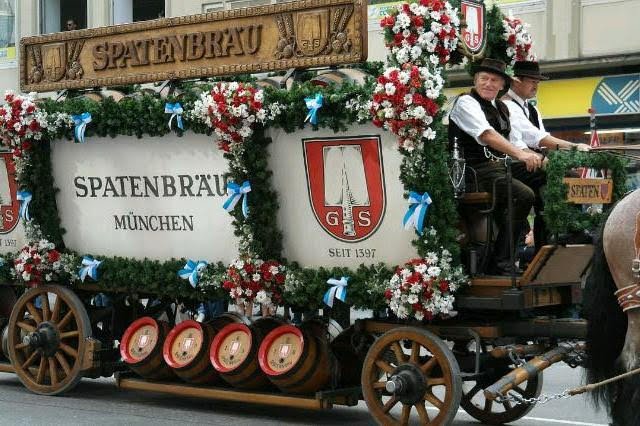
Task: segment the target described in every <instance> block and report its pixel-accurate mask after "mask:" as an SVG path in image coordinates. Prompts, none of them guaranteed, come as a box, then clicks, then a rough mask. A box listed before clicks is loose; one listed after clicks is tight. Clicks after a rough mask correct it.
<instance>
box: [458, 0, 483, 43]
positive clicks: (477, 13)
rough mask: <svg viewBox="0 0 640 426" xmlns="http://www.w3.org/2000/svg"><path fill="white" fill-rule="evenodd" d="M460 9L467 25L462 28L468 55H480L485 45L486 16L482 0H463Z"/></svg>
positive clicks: (463, 40)
mask: <svg viewBox="0 0 640 426" xmlns="http://www.w3.org/2000/svg"><path fill="white" fill-rule="evenodd" d="M460 10H461V12H462V16H463V17H464V21H465V23H466V26H465V27H464V28H463V29H462V31H461V33H462V34H461V35H462V37H461V38H462V44H463V50H464V51H465V53H466V54H468V55H480V54H481V53H482V50H484V45H485V37H486V35H485V30H484V27H485V17H484V12H485V9H484V3H483V2H482V0H480V1H478V0H462V2H461V3H460Z"/></svg>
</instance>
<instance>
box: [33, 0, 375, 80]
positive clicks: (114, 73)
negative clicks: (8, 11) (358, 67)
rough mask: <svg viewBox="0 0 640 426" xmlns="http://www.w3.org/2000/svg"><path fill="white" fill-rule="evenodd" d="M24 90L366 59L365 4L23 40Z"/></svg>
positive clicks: (344, 1)
mask: <svg viewBox="0 0 640 426" xmlns="http://www.w3.org/2000/svg"><path fill="white" fill-rule="evenodd" d="M20 55H21V56H20V87H21V89H22V90H23V91H25V92H30V91H36V92H44V91H53V90H61V89H81V88H90V87H99V86H118V85H124V84H134V83H148V82H153V81H163V80H172V79H187V78H200V77H212V76H217V75H230V74H239V73H258V72H267V71H275V70H283V69H289V68H309V67H317V66H328V65H337V64H347V63H356V62H363V61H365V60H366V59H367V2H366V1H365V0H301V1H295V2H291V3H282V4H275V5H268V6H258V7H251V8H245V9H236V10H229V11H220V12H213V13H206V14H201V15H192V16H180V17H175V18H166V19H156V20H152V21H144V22H138V23H134V24H124V25H116V26H111V27H102V28H92V29H86V30H79V31H70V32H62V33H54V34H47V35H41V36H33V37H24V38H22V40H20Z"/></svg>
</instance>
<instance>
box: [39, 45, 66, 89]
mask: <svg viewBox="0 0 640 426" xmlns="http://www.w3.org/2000/svg"><path fill="white" fill-rule="evenodd" d="M42 67H43V68H44V75H45V77H46V79H47V80H48V81H59V80H61V79H62V77H64V74H65V72H66V71H67V49H66V45H65V43H52V44H47V45H44V46H43V47H42Z"/></svg>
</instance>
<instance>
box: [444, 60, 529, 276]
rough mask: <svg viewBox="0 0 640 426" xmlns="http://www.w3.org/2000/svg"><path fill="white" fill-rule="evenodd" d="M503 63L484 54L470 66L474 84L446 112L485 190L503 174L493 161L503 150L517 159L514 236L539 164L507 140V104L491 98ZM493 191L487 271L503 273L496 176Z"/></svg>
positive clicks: (506, 255)
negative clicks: (494, 231) (493, 234)
mask: <svg viewBox="0 0 640 426" xmlns="http://www.w3.org/2000/svg"><path fill="white" fill-rule="evenodd" d="M505 68H506V65H505V63H504V62H502V61H498V60H495V59H489V58H486V59H484V60H483V61H482V62H481V63H480V65H479V66H477V67H476V68H475V69H474V76H473V89H471V92H470V93H469V94H466V95H462V96H460V97H459V98H458V99H457V100H456V102H455V104H454V106H453V108H452V110H451V113H450V115H449V139H450V141H452V140H453V138H457V139H458V144H459V146H460V147H461V148H462V149H463V151H464V157H465V159H466V161H467V164H469V165H470V166H471V167H473V168H474V169H475V171H476V174H477V177H478V181H479V183H480V184H481V185H482V186H483V187H484V188H485V189H487V190H492V187H493V182H494V180H496V179H498V178H501V177H504V176H506V169H505V166H504V162H502V161H496V160H498V159H500V158H503V157H504V156H505V154H506V155H508V156H510V157H511V158H513V159H514V160H518V161H519V162H517V163H515V164H514V165H513V166H512V173H513V181H512V182H513V184H512V190H513V193H512V194H513V198H514V203H513V219H514V225H515V226H514V236H516V237H517V236H518V235H520V233H521V231H522V230H523V229H520V228H522V227H524V225H525V224H526V219H527V216H528V214H529V211H530V210H531V207H532V206H533V204H534V202H535V198H536V197H535V191H534V189H532V188H531V186H534V187H535V186H536V185H537V180H538V177H537V175H538V174H539V172H538V173H536V171H538V170H539V169H540V167H541V165H542V156H541V155H539V154H537V153H535V152H533V151H531V150H529V149H527V146H526V145H525V144H524V143H523V142H522V141H515V142H513V143H512V142H510V141H509V136H510V133H511V124H510V121H509V109H508V108H507V106H506V105H505V104H504V103H503V102H502V101H501V100H499V99H496V98H497V96H498V93H499V92H500V91H502V90H503V89H504V88H505V87H507V85H508V84H509V83H510V81H511V78H510V77H509V76H508V75H507V74H506V73H505ZM496 191H497V194H496V200H497V201H498V207H499V208H500V210H501V212H500V213H499V214H497V215H496V216H495V219H496V220H497V222H498V225H499V232H498V237H497V240H496V245H495V251H494V254H493V265H492V269H493V271H491V272H495V273H505V272H508V271H509V270H510V268H511V265H510V262H509V260H510V257H511V253H510V252H509V247H510V243H509V235H508V232H507V218H506V199H507V186H506V182H505V181H504V180H501V181H498V183H497V186H496ZM514 250H515V248H514Z"/></svg>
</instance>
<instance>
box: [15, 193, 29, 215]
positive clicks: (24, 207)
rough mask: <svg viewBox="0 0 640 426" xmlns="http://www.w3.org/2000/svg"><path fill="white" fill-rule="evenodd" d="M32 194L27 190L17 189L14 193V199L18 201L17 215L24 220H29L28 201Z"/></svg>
mask: <svg viewBox="0 0 640 426" xmlns="http://www.w3.org/2000/svg"><path fill="white" fill-rule="evenodd" d="M32 198H33V195H31V193H30V192H29V191H18V193H17V194H16V199H17V200H18V201H20V212H19V215H20V217H21V218H22V220H24V221H25V222H29V221H30V220H31V215H29V203H30V202H31V199H32Z"/></svg>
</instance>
